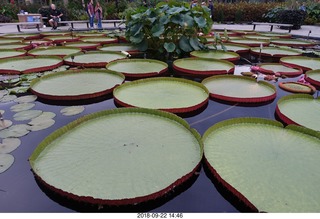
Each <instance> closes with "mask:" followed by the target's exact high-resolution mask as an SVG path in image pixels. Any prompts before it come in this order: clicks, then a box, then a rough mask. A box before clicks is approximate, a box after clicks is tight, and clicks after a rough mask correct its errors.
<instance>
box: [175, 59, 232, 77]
mask: <svg viewBox="0 0 320 219" xmlns="http://www.w3.org/2000/svg"><path fill="white" fill-rule="evenodd" d="M234 68H235V67H234V64H232V63H231V62H228V61H224V60H217V59H216V60H213V59H202V58H184V59H178V60H176V61H174V62H173V69H174V70H175V71H176V72H178V73H179V74H185V75H191V76H198V77H208V76H211V75H221V74H233V72H234Z"/></svg>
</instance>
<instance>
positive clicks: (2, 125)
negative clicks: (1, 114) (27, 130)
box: [0, 120, 12, 130]
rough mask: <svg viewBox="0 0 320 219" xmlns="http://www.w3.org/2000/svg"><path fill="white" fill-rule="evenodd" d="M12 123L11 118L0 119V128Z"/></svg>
mask: <svg viewBox="0 0 320 219" xmlns="http://www.w3.org/2000/svg"><path fill="white" fill-rule="evenodd" d="M11 125H12V121H11V120H0V130H2V129H6V128H8V127H10V126H11Z"/></svg>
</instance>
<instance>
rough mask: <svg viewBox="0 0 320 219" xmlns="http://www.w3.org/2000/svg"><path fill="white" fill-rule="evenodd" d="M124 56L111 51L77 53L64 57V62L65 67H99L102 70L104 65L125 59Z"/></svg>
mask: <svg viewBox="0 0 320 219" xmlns="http://www.w3.org/2000/svg"><path fill="white" fill-rule="evenodd" d="M125 58H126V55H124V54H122V53H121V52H112V51H107V52H104V51H99V52H97V51H93V52H91V51H90V52H87V53H78V54H75V55H70V56H66V57H65V58H64V61H65V63H66V64H67V65H72V66H83V67H87V68H88V67H101V68H104V67H105V66H106V64H108V63H109V62H111V61H114V60H117V59H125Z"/></svg>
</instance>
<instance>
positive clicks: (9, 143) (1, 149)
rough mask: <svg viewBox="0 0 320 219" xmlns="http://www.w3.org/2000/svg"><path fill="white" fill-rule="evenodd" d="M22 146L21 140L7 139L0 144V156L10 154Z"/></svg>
mask: <svg viewBox="0 0 320 219" xmlns="http://www.w3.org/2000/svg"><path fill="white" fill-rule="evenodd" d="M20 144H21V140H20V139H19V138H5V139H3V140H2V143H0V154H9V153H11V152H12V151H14V150H15V149H17V148H18V147H19V146H20Z"/></svg>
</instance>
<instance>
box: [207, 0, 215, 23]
mask: <svg viewBox="0 0 320 219" xmlns="http://www.w3.org/2000/svg"><path fill="white" fill-rule="evenodd" d="M208 8H209V9H210V12H211V14H210V15H211V16H210V17H211V19H212V20H213V9H214V8H213V2H212V0H209V4H208Z"/></svg>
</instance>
